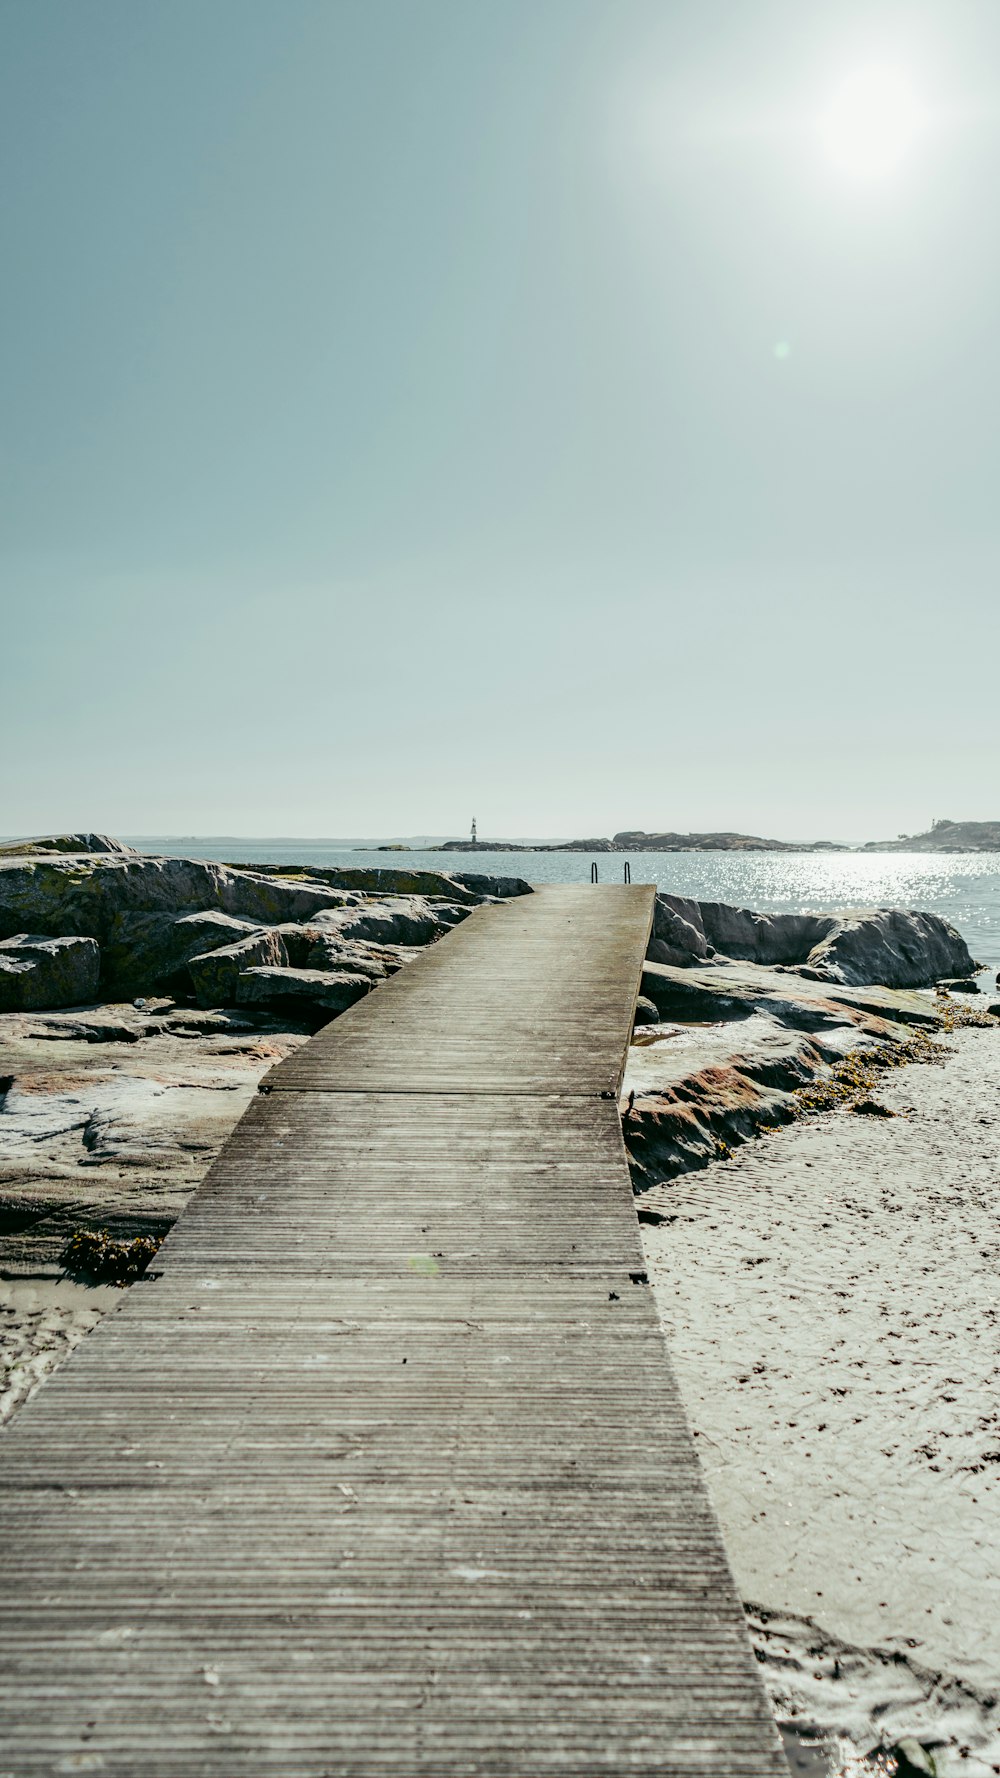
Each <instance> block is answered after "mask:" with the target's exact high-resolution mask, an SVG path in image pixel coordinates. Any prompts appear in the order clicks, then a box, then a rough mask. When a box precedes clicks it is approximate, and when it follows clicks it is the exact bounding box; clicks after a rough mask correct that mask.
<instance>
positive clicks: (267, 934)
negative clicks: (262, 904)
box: [187, 927, 288, 1006]
mask: <svg viewBox="0 0 1000 1778" xmlns="http://www.w3.org/2000/svg"><path fill="white" fill-rule="evenodd" d="M287 964H288V952H287V951H286V950H285V946H284V943H283V941H282V939H281V937H280V936H279V934H278V933H277V932H275V931H274V930H273V928H268V927H262V928H261V930H260V931H259V932H251V933H249V934H248V935H247V937H246V938H241V939H240V940H239V941H238V943H237V944H234V945H221V946H220V947H219V949H218V950H214V951H203V952H202V953H201V954H200V955H199V956H197V957H191V958H189V959H188V966H187V968H188V974H189V976H190V977H191V981H192V983H193V985H194V991H195V995H196V996H197V1000H198V1005H199V1006H234V1005H235V1004H236V990H237V985H238V983H239V978H240V976H241V974H242V973H243V971H244V970H245V969H253V968H254V967H255V966H256V965H272V966H276V967H279V968H286V967H287Z"/></svg>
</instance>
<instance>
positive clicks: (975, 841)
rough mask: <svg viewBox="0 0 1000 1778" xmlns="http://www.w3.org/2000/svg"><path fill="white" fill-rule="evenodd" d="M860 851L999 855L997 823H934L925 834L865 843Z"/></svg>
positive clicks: (999, 843)
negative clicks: (986, 853)
mask: <svg viewBox="0 0 1000 1778" xmlns="http://www.w3.org/2000/svg"><path fill="white" fill-rule="evenodd" d="M860 850H861V851H862V852H1000V821H943V820H942V821H935V822H932V824H931V827H930V829H929V831H928V832H927V833H901V834H899V836H898V837H897V838H896V839H894V840H869V841H868V843H867V845H864V846H862V847H861V848H860Z"/></svg>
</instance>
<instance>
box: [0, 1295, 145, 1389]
mask: <svg viewBox="0 0 1000 1778" xmlns="http://www.w3.org/2000/svg"><path fill="white" fill-rule="evenodd" d="M123 1295H124V1292H123V1291H120V1290H116V1289H115V1287H114V1286H113V1285H100V1286H98V1287H97V1288H95V1289H90V1288H88V1286H86V1285H84V1284H75V1283H73V1282H72V1280H71V1279H69V1278H62V1279H60V1280H59V1281H58V1282H53V1281H52V1280H50V1279H22V1278H18V1279H2V1278H0V1423H2V1422H3V1421H4V1420H7V1419H9V1418H10V1416H11V1414H12V1413H13V1412H14V1410H15V1408H19V1407H20V1406H21V1403H22V1402H24V1401H27V1399H28V1396H29V1395H30V1394H31V1392H32V1390H34V1389H37V1387H38V1385H39V1383H41V1382H43V1381H44V1379H45V1378H46V1377H47V1376H50V1375H51V1373H52V1372H53V1371H54V1370H55V1368H56V1366H57V1365H58V1364H61V1363H62V1361H63V1359H64V1358H67V1357H68V1356H69V1354H70V1353H71V1352H72V1350H73V1347H74V1346H76V1345H78V1344H79V1342H80V1340H82V1339H83V1337H84V1334H88V1333H89V1332H90V1330H91V1328H92V1327H96V1325H97V1323H98V1322H99V1321H100V1319H101V1316H102V1315H104V1314H106V1313H107V1311H108V1310H109V1309H112V1308H115V1307H116V1306H117V1305H118V1304H119V1303H120V1302H121V1301H122V1299H123Z"/></svg>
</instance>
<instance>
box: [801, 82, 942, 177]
mask: <svg viewBox="0 0 1000 1778" xmlns="http://www.w3.org/2000/svg"><path fill="white" fill-rule="evenodd" d="M922 123H923V108H922V106H921V103H920V100H919V98H918V96H917V94H916V92H915V91H914V89H913V87H912V85H911V84H910V82H909V80H908V79H907V77H906V75H905V74H901V73H899V72H898V71H897V70H895V69H892V68H861V69H859V70H858V71H857V73H855V74H852V75H850V76H849V77H848V79H846V80H845V81H843V82H842V84H841V85H840V86H839V87H838V88H837V90H836V91H835V93H834V94H833V97H832V99H831V101H830V104H829V106H828V107H827V110H826V113H825V115H824V117H823V120H822V135H823V142H824V146H825V148H826V152H827V154H828V156H829V158H830V159H831V161H832V162H833V163H834V165H835V166H837V167H839V168H840V169H841V171H842V172H845V173H849V174H852V175H853V176H854V177H856V178H859V179H881V178H885V177H886V176H887V175H888V174H890V173H893V172H895V170H896V168H897V167H898V166H899V165H900V164H901V162H902V161H903V160H904V159H905V158H906V155H907V153H908V152H909V150H910V148H911V147H912V145H913V143H914V142H915V140H916V138H917V136H918V135H919V133H920V129H921V125H922Z"/></svg>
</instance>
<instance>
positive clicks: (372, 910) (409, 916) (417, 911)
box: [311, 895, 469, 945]
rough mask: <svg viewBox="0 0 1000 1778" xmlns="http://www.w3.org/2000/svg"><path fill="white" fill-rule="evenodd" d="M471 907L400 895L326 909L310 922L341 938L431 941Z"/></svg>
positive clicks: (405, 942)
mask: <svg viewBox="0 0 1000 1778" xmlns="http://www.w3.org/2000/svg"><path fill="white" fill-rule="evenodd" d="M468 912H469V909H468V908H465V907H461V906H458V905H456V904H455V903H452V902H431V901H428V900H427V899H426V897H425V896H422V895H398V896H396V897H394V899H393V900H392V901H374V900H373V901H367V902H362V903H361V905H360V906H358V907H353V908H344V909H338V910H336V911H334V910H333V909H329V910H325V911H323V912H321V913H319V914H317V915H316V916H315V918H314V919H313V921H312V922H311V924H312V925H313V926H314V927H316V928H318V929H320V930H321V931H323V932H324V933H330V934H334V933H335V934H336V935H337V937H338V938H339V939H341V940H345V941H348V942H349V941H351V940H352V939H366V940H368V941H369V942H371V943H374V944H384V945H385V944H388V945H429V944H431V943H432V941H433V940H434V939H436V938H440V936H441V934H442V933H444V932H449V931H450V930H451V928H452V927H453V926H455V925H457V924H458V922H459V921H460V920H464V919H465V916H466V914H467V913H468Z"/></svg>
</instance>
